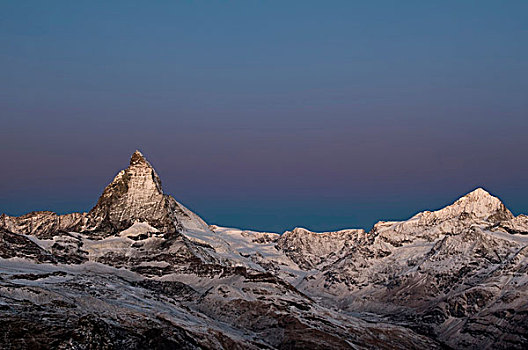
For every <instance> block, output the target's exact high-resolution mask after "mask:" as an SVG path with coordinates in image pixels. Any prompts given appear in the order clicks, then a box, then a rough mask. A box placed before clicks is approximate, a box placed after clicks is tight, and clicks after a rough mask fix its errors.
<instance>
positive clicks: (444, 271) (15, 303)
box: [0, 151, 528, 349]
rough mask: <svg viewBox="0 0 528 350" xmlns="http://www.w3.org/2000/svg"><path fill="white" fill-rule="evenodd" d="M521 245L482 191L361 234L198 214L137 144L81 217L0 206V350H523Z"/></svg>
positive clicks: (527, 310) (515, 227)
mask: <svg viewBox="0 0 528 350" xmlns="http://www.w3.org/2000/svg"><path fill="white" fill-rule="evenodd" d="M527 245H528V217H527V216H525V215H519V216H517V217H515V216H514V215H512V213H511V212H510V211H509V210H508V209H507V208H506V207H505V206H504V204H503V203H502V202H501V201H500V200H499V199H498V198H496V197H494V196H492V195H490V194H489V193H488V192H486V191H485V190H483V189H477V190H475V191H473V192H471V193H469V194H467V195H465V196H463V197H461V198H460V199H459V200H457V201H456V202H455V203H453V204H452V205H449V206H447V207H445V208H443V209H441V210H437V211H433V212H431V211H425V212H421V213H419V214H417V215H415V216H413V217H412V218H410V219H408V220H405V221H401V222H384V221H380V222H378V223H377V224H376V225H374V227H373V228H372V229H371V230H370V231H369V232H366V231H364V230H361V229H349V230H341V231H337V232H324V233H314V232H310V231H308V230H306V229H303V228H296V229H294V230H292V231H288V232H285V233H283V234H282V235H279V234H276V233H264V232H253V231H246V230H239V229H234V228H225V227H218V226H209V225H208V224H207V223H205V222H204V221H203V220H202V219H201V218H200V217H198V216H197V215H196V214H194V213H193V212H191V211H190V210H188V209H187V208H185V207H184V206H183V205H182V204H180V203H178V202H177V201H176V200H175V199H174V198H173V197H171V196H169V195H167V194H164V193H163V190H162V186H161V181H160V179H159V177H158V175H157V174H156V171H155V170H154V169H153V167H152V166H151V164H150V163H149V162H148V161H147V160H146V159H145V157H143V155H142V154H141V153H140V152H138V151H136V152H135V153H134V154H133V155H132V158H131V161H130V166H129V167H128V168H127V169H125V170H123V171H121V172H119V173H118V175H117V176H116V177H115V179H114V180H113V181H112V182H111V183H110V184H109V185H108V186H107V187H106V188H105V190H104V191H103V194H102V195H101V197H100V198H99V200H98V202H97V204H96V206H95V207H94V208H92V209H91V210H90V211H89V212H88V213H73V214H67V215H57V214H55V213H52V212H32V213H29V214H26V215H23V216H20V217H10V216H7V215H2V216H1V217H0V348H2V349H3V348H6V349H26V348H39V349H46V348H53V349H55V348H64V349H66V348H68V349H69V348H73V349H89V348H117V349H156V348H160V349H161V348H163V349H167V348H169V349H170V348H178V349H179V348H183V349H187V348H188V349H204V348H205V349H349V348H350V349H362V348H365V349H377V348H385V349H424V348H426V349H434V348H456V349H460V348H504V349H506V348H508V349H512V348H513V349H515V348H518V349H523V348H527V347H528V248H527Z"/></svg>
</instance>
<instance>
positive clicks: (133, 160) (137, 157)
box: [130, 150, 152, 168]
mask: <svg viewBox="0 0 528 350" xmlns="http://www.w3.org/2000/svg"><path fill="white" fill-rule="evenodd" d="M138 164H143V165H146V166H148V167H150V168H152V165H150V163H149V162H148V161H147V159H146V158H145V156H144V155H143V154H142V153H141V152H140V151H139V150H136V151H135V152H134V153H133V154H132V157H130V166H133V165H138Z"/></svg>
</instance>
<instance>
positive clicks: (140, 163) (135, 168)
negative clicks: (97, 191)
mask: <svg viewBox="0 0 528 350" xmlns="http://www.w3.org/2000/svg"><path fill="white" fill-rule="evenodd" d="M172 202H174V200H173V199H171V197H169V196H167V195H164V194H163V190H162V188H161V181H160V179H159V177H158V174H156V171H155V170H154V168H153V167H152V165H150V163H149V162H148V161H147V159H146V158H145V157H144V156H143V154H141V152H140V151H135V152H134V153H133V154H132V157H131V158H130V166H129V167H128V168H126V169H125V170H122V171H120V172H119V173H118V174H117V175H116V177H115V178H114V180H113V181H112V182H111V183H110V184H109V185H108V186H107V187H106V188H105V189H104V191H103V194H102V195H101V197H100V198H99V201H98V202H97V204H96V205H95V207H94V208H93V209H92V210H91V211H90V213H89V214H90V216H91V218H92V221H93V222H94V225H93V226H95V228H94V229H96V230H106V231H110V232H115V231H119V230H124V229H127V228H128V227H130V226H131V225H133V224H134V222H137V221H141V222H147V223H149V224H150V225H152V226H154V227H155V228H157V229H160V230H173V229H174V227H173V226H174V215H173V213H172V209H173V208H172V207H174V204H172Z"/></svg>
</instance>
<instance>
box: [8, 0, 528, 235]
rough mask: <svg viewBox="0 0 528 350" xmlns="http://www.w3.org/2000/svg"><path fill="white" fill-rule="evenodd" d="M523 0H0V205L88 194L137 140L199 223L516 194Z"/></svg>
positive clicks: (524, 92) (315, 216) (522, 196)
mask: <svg viewBox="0 0 528 350" xmlns="http://www.w3.org/2000/svg"><path fill="white" fill-rule="evenodd" d="M527 14H528V1H524V0H522V1H513V0H509V1H483V0H479V1H445V0H444V1H375V0H373V1H250V0H244V1H196V2H194V1H155V2H154V1H149V2H147V1H141V2H140V1H130V0H127V1H95V0H92V1H53V0H51V1H24V0H12V1H6V0H2V1H0V48H1V50H0V159H1V162H0V164H1V168H0V212H6V213H8V214H12V215H19V214H23V213H25V212H28V211H31V210H45V209H47V210H53V211H57V212H59V213H65V212H71V211H86V210H89V209H90V208H91V207H92V206H93V205H94V204H95V202H96V200H97V198H98V196H99V195H100V193H101V192H102V190H103V188H104V186H105V185H106V184H107V183H109V182H110V181H111V180H112V178H113V176H114V175H115V174H116V173H117V172H118V171H119V170H120V169H122V168H124V167H126V166H127V164H128V159H129V157H130V155H131V154H132V153H133V151H134V150H135V149H136V148H138V149H140V150H141V151H142V152H143V153H144V154H145V155H146V156H147V158H148V159H149V160H150V162H151V163H152V164H153V165H154V166H155V167H156V169H157V171H158V173H159V174H160V176H161V179H162V181H163V186H164V189H165V191H166V192H168V193H170V194H172V195H174V196H175V197H176V199H177V200H179V201H181V202H182V203H184V204H186V205H187V206H188V207H190V208H191V209H193V210H194V211H196V212H197V213H198V214H200V215H202V216H203V217H204V218H205V219H206V220H207V221H208V222H209V223H216V224H220V225H225V226H236V227H243V228H254V229H259V230H269V231H284V230H286V229H291V228H293V227H295V226H304V227H308V228H310V229H313V230H332V229H338V228H345V227H365V228H367V229H368V228H370V227H371V226H372V224H373V223H374V222H376V221H377V220H382V219H384V220H388V219H405V218H407V217H410V216H411V215H413V214H415V213H416V212H418V211H421V210H424V209H436V208H439V207H442V206H444V205H446V204H448V203H450V202H452V201H453V200H455V199H456V198H458V197H459V196H461V195H463V194H465V193H467V192H469V191H471V190H473V189H474V188H475V187H478V186H482V187H484V188H486V189H487V190H488V191H490V192H491V193H493V194H495V195H497V196H499V197H500V198H501V199H502V200H503V201H504V203H505V204H506V205H507V206H508V207H509V208H510V209H511V210H512V211H513V212H514V213H515V214H518V213H521V212H524V213H527V212H528V184H527V180H528V161H527V155H528V19H527Z"/></svg>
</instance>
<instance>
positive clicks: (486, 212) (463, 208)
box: [435, 187, 514, 222]
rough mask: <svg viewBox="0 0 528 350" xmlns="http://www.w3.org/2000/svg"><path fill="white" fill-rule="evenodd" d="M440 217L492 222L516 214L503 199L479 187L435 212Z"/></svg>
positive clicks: (509, 217) (503, 219)
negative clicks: (467, 218)
mask: <svg viewBox="0 0 528 350" xmlns="http://www.w3.org/2000/svg"><path fill="white" fill-rule="evenodd" d="M435 214H436V216H437V217H438V218H443V217H444V218H445V217H450V218H460V217H464V216H465V217H469V218H474V219H481V220H486V221H490V222H500V221H505V220H510V219H512V218H513V217H514V216H513V214H512V213H511V212H510V211H509V210H508V208H506V206H505V205H504V204H503V203H502V202H501V200H500V199H499V198H497V197H495V196H493V195H491V194H490V193H489V192H487V191H486V190H484V189H483V188H481V187H479V188H477V189H475V190H473V191H471V192H469V193H468V194H466V195H465V196H462V197H461V198H459V199H458V200H457V201H455V202H454V203H453V204H451V205H449V206H447V207H445V208H443V209H441V210H438V211H436V212H435Z"/></svg>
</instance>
